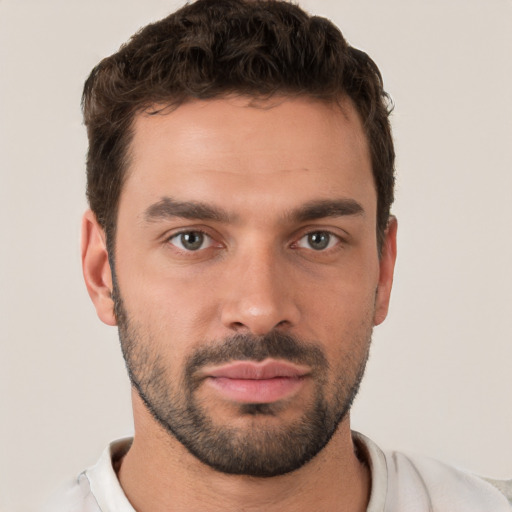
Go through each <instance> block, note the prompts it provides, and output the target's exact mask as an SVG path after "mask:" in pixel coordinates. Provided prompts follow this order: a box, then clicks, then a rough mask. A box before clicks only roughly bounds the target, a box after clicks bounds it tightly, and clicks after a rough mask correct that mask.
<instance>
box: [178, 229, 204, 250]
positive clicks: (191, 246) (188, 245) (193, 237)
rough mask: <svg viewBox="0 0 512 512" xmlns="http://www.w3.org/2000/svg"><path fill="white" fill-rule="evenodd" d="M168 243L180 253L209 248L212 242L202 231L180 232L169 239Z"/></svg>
mask: <svg viewBox="0 0 512 512" xmlns="http://www.w3.org/2000/svg"><path fill="white" fill-rule="evenodd" d="M169 243H171V244H172V245H174V246H175V247H177V248H178V249H181V250H182V251H199V250H200V249H207V248H208V247H210V246H211V245H212V244H213V240H212V238H211V237H209V236H208V235H207V234H206V233H203V232H202V231H182V232H181V233H177V234H176V235H173V236H172V237H171V238H169Z"/></svg>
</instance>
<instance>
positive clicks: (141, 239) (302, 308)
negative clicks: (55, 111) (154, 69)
mask: <svg viewBox="0 0 512 512" xmlns="http://www.w3.org/2000/svg"><path fill="white" fill-rule="evenodd" d="M261 107H262V106H261V105H260V106H259V107H258V108H255V107H253V106H250V105H249V100H248V99H246V98H223V99H216V100H209V101H192V102H189V103H187V104H185V105H182V106H181V107H179V108H178V109H177V110H175V111H173V112H172V113H169V114H165V115H156V116H148V115H146V114H138V115H137V117H136V119H135V122H134V139H133V142H132V146H131V152H130V154H131V161H130V165H129V169H128V174H127V179H126V181H125V184H124V187H123V190H122V194H121V198H120V204H119V211H118V223H117V234H116V246H115V247H116V249H115V261H116V274H117V279H118V285H119V290H120V293H121V295H122V298H123V304H124V307H125V309H126V311H127V313H128V315H129V317H130V319H131V321H133V322H135V323H136V325H137V330H138V332H143V333H144V334H145V335H147V336H146V337H145V338H144V339H146V340H150V342H151V344H152V346H151V350H153V351H154V352H155V353H157V354H158V355H159V360H161V361H163V362H164V363H165V365H166V367H167V368H168V369H169V370H168V371H169V378H171V377H172V378H173V379H174V380H177V379H179V378H180V376H181V373H180V371H181V370H182V368H183V366H184V362H185V360H186V358H187V356H188V355H189V354H190V353H191V352H193V351H194V350H196V349H198V348H200V347H201V346H202V345H204V343H205V342H207V341H210V340H222V339H224V338H226V337H229V336H232V335H233V334H236V333H249V334H253V335H256V336H259V335H264V334H267V333H269V332H271V331H273V330H280V331H282V332H284V333H287V334H290V335H293V336H297V337H300V338H303V339H307V340H315V343H316V344H317V345H318V347H319V348H320V349H321V350H322V352H323V353H324V355H325V357H326V358H327V360H328V361H329V363H330V367H329V371H328V372H327V373H328V374H327V381H326V388H325V391H326V393H327V396H328V398H330V399H332V398H333V393H334V380H335V377H336V374H337V373H340V372H345V373H346V374H347V375H350V374H351V372H352V371H353V370H354V367H355V366H356V363H359V362H361V360H363V358H364V357H366V355H367V351H368V346H369V343H370V340H369V337H370V334H371V329H372V327H373V326H374V325H378V324H380V323H381V322H382V321H383V320H384V319H385V317H386V314H387V310H388V304H389V297H390V292H391V285H392V279H393V270H394V263H395V258H396V220H395V219H394V218H392V219H391V220H390V223H389V227H388V230H387V232H386V237H385V241H384V245H383V247H382V253H381V256H380V258H379V253H378V247H377V238H376V207H377V196H376V191H375V186H374V182H373V177H372V172H371V163H370V156H369V151H368V146H367V141H366V138H365V136H364V133H363V129H362V126H361V122H360V119H359V117H358V115H357V113H356V111H355V109H354V107H353V106H352V105H351V103H350V101H348V100H346V101H344V102H343V111H341V110H340V108H339V107H338V106H335V105H330V104H325V103H321V102H318V101H314V100H311V99H308V98H295V99H290V98H288V99H287V98H278V99H274V100H272V103H271V104H266V105H264V107H265V108H261ZM163 197H169V198H172V199H173V200H178V201H182V202H190V201H195V202H201V203H204V204H207V205H209V206H212V207H214V208H217V209H222V211H223V212H224V213H226V214H227V215H226V217H227V218H219V219H187V218H182V217H176V216H172V217H171V216H165V215H164V216H161V218H160V217H156V218H153V217H152V218H150V219H148V209H151V206H152V205H155V204H158V203H159V202H160V201H161V200H162V198H163ZM339 200H343V201H346V200H350V201H353V202H355V203H357V204H358V205H359V206H360V207H361V211H359V212H357V213H352V214H350V213H349V214H344V215H339V214H338V215H328V214H325V215H324V216H322V217H319V218H313V219H308V220H303V219H300V218H298V217H297V216H296V215H293V212H297V210H298V209H300V208H303V207H304V205H308V204H310V203H311V202H312V201H339ZM150 217H151V216H150ZM182 230H188V231H194V230H196V231H197V230H200V231H204V232H205V233H206V234H207V235H208V238H207V242H206V244H205V245H204V246H202V247H201V248H200V249H199V250H197V251H187V250H184V249H183V247H180V238H179V237H177V236H176V233H177V232H180V231H182ZM312 232H323V233H326V232H327V233H330V235H329V236H330V244H329V247H328V248H326V249H325V250H315V249H313V248H312V247H311V246H310V244H309V242H308V237H307V235H308V233H312ZM82 259H83V268H84V277H85V281H86V284H87V288H88V291H89V294H90V296H91V298H92V300H93V302H94V305H95V307H96V310H97V313H98V316H99V317H100V319H101V320H102V321H103V322H105V323H107V324H109V325H116V317H115V315H114V311H113V302H112V298H111V291H112V272H111V269H110V266H109V263H108V258H107V252H106V243H105V234H104V232H103V230H102V229H101V227H100V226H99V225H98V223H97V222H96V219H95V217H94V214H93V213H92V212H90V211H89V212H86V214H85V215H84V220H83V238H82ZM348 356H350V357H351V358H352V360H353V363H347V360H348ZM313 389H314V382H312V379H309V380H308V379H305V382H304V385H302V386H301V387H300V388H299V390H298V391H297V392H296V393H295V394H293V395H292V396H291V397H289V398H287V400H286V401H283V407H280V412H279V414H277V415H273V416H270V417H267V416H265V415H259V416H250V417H247V416H244V415H242V414H241V412H240V407H239V406H238V405H239V404H237V403H233V402H231V401H230V400H226V399H225V397H223V396H220V395H219V393H218V391H217V390H216V389H214V388H213V387H211V386H206V385H204V386H201V387H200V388H199V391H198V393H199V395H198V396H199V397H200V399H201V401H202V403H204V404H205V406H204V407H205V410H206V411H207V413H208V414H209V416H210V418H211V419H212V421H214V422H215V423H216V424H217V425H220V426H222V425H230V426H232V425H236V426H237V428H239V429H240V430H241V431H243V430H244V429H250V428H255V427H256V428H258V427H260V428H263V427H264V428H273V427H282V426H287V425H290V424H291V423H293V421H294V420H296V419H297V418H299V417H300V416H301V414H302V413H303V411H304V408H305V407H306V405H307V404H308V403H309V401H310V400H311V399H312V393H313ZM132 397H133V409H134V421H135V437H134V442H133V445H132V448H131V449H130V451H129V452H128V454H127V455H126V456H125V458H124V460H123V462H122V465H121V469H120V471H119V479H120V483H121V485H122V487H123V489H124V491H125V493H126V495H127V497H128V499H129V500H130V502H131V503H132V504H133V506H134V508H135V509H136V510H137V511H138V512H149V511H152V512H159V511H164V510H165V511H166V512H169V511H173V510H180V511H195V510H197V511H199V510H209V511H216V510H219V511H220V510H222V511H231V510H232V511H235V510H236V511H239V510H244V511H249V510H251V511H252V510H266V511H273V510H276V511H277V510H279V511H280V512H283V511H287V510H299V509H300V510H316V511H331V512H332V511H335V510H349V511H363V510H366V506H367V502H368V497H369V492H370V475H369V472H368V469H367V467H366V466H365V465H364V464H362V463H361V462H360V461H359V460H358V458H357V457H356V455H355V453H354V446H353V442H352V438H351V434H350V422H349V415H347V416H346V417H345V418H344V419H343V421H342V422H341V423H340V424H339V426H338V429H337V430H336V432H335V434H334V436H333V437H332V438H331V440H330V442H329V443H328V444H327V445H326V447H325V448H324V449H323V450H321V452H320V453H319V454H318V455H317V456H316V457H314V458H313V459H312V460H311V461H310V462H308V463H306V464H305V465H304V466H302V467H301V468H299V469H297V470H295V471H293V472H291V473H287V474H284V475H281V476H276V477H272V478H255V477H250V476H239V475H227V474H224V473H220V472H218V471H215V470H213V469H212V468H210V467H209V466H207V465H205V464H203V463H201V462H200V461H199V460H197V459H196V458H195V457H194V456H193V455H191V454H190V453H189V452H188V451H187V450H186V449H185V448H184V447H183V446H182V445H181V444H180V443H179V442H178V441H177V440H176V439H175V438H174V437H172V436H171V435H169V434H168V433H167V432H166V431H165V430H164V429H163V428H162V427H161V426H160V424H159V423H158V422H157V421H156V420H155V419H154V418H153V417H152V416H151V414H150V413H149V412H148V410H147V408H146V406H145V405H144V403H143V402H142V400H141V399H140V397H139V395H138V393H137V392H136V391H133V392H132Z"/></svg>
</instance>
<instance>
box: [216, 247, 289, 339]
mask: <svg viewBox="0 0 512 512" xmlns="http://www.w3.org/2000/svg"><path fill="white" fill-rule="evenodd" d="M232 270H233V274H232V275H231V276H230V283H229V288H230V289H229V293H228V298H227V301H226V302H225V304H224V308H223V312H222V321H223V323H224V325H225V326H226V327H229V328H230V329H232V330H237V331H239V330H248V331H250V332H251V333H253V334H255V335H263V334H266V333H268V332H270V331H271V330H272V329H274V328H277V327H284V326H291V325H294V324H296V323H297V322H298V308H297V305H296V304H295V302H294V298H293V286H292V283H291V282H290V275H289V272H288V271H287V265H286V259H285V257H284V255H283V254H282V253H281V252H280V251H279V250H278V248H276V247H275V246H270V245H268V244H267V245H264V244H253V245H251V246H249V247H247V248H246V249H245V250H244V251H243V252H242V251H241V252H240V254H238V255H237V261H236V263H234V265H233V267H232Z"/></svg>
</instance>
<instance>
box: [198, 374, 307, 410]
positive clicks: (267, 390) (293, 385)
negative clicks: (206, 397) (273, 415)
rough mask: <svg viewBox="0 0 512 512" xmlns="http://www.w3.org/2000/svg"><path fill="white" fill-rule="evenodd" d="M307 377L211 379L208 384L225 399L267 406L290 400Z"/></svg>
mask: <svg viewBox="0 0 512 512" xmlns="http://www.w3.org/2000/svg"><path fill="white" fill-rule="evenodd" d="M304 380H305V377H274V378H272V379H229V378H227V377H210V378H208V379H207V382H208V383H209V384H210V386H212V387H213V388H215V389H216V390H217V391H218V392H219V393H220V394H221V395H222V396H223V397H224V398H226V399H228V400H232V401H234V402H239V403H245V404H267V403H272V402H277V401H278V400H283V399H285V398H289V397H290V396H292V395H293V394H295V393H296V392H297V391H298V390H299V389H300V388H301V387H302V385H303V384H304Z"/></svg>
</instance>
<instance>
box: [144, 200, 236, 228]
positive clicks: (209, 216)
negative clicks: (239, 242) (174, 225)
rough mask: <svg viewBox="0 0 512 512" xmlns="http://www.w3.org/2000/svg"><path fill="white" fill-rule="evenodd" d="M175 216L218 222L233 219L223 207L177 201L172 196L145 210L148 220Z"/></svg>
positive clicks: (145, 216) (145, 217) (152, 220)
mask: <svg viewBox="0 0 512 512" xmlns="http://www.w3.org/2000/svg"><path fill="white" fill-rule="evenodd" d="M174 217H180V218H182V219H190V220H215V221H218V222H229V220H230V219H231V216H230V215H228V213H227V212H226V211H225V210H222V209H221V208H217V207H215V206H211V205H209V204H206V203H201V202H196V201H176V200H175V199H172V198H170V197H163V198H162V199H161V200H160V201H158V203H154V204H152V205H151V206H149V207H148V208H147V209H146V211H145V212H144V219H145V220H146V221H147V222H154V221H157V220H165V219H172V218H174Z"/></svg>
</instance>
